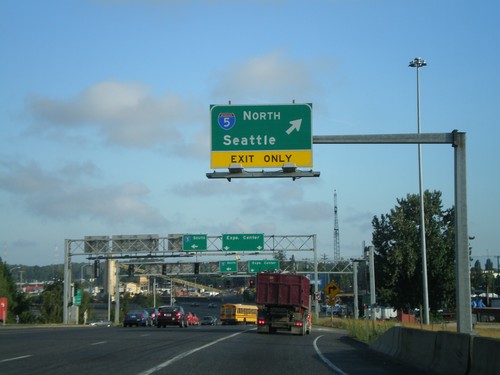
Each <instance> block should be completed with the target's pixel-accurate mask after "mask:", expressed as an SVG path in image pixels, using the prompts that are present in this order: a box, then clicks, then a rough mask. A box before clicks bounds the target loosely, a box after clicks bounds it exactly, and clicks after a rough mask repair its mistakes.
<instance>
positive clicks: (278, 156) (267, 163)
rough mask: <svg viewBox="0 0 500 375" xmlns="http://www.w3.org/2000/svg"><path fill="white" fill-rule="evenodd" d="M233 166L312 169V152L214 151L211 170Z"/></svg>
mask: <svg viewBox="0 0 500 375" xmlns="http://www.w3.org/2000/svg"><path fill="white" fill-rule="evenodd" d="M231 164H241V166H242V167H243V168H281V167H283V166H284V165H285V164H295V165H300V166H304V167H312V166H313V159H312V150H290V151H269V150H268V151H212V157H211V161H210V168H212V169H216V168H229V166H230V165H231Z"/></svg>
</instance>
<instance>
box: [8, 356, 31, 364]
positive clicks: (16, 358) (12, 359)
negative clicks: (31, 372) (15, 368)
mask: <svg viewBox="0 0 500 375" xmlns="http://www.w3.org/2000/svg"><path fill="white" fill-rule="evenodd" d="M28 357H33V355H31V354H28V355H23V356H21V357H15V358H7V359H2V360H1V361H0V363H3V362H10V361H17V360H18V359H24V358H28Z"/></svg>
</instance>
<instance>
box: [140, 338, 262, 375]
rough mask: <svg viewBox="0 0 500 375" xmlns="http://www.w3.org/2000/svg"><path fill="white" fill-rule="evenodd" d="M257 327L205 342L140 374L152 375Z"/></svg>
mask: <svg viewBox="0 0 500 375" xmlns="http://www.w3.org/2000/svg"><path fill="white" fill-rule="evenodd" d="M254 329H255V328H252V329H247V330H245V331H241V332H236V333H233V334H232V335H229V336H226V337H221V338H220V339H217V340H215V341H212V342H210V343H208V344H205V345H203V346H200V347H199V348H195V349H191V350H188V351H187V352H184V353H181V354H179V355H176V356H175V357H174V358H171V359H169V360H168V361H165V362H163V363H160V364H159V365H158V366H155V367H153V368H150V369H149V370H146V371H144V372H141V373H139V375H150V374H153V373H154V372H156V371H159V370H161V369H163V368H165V367H167V366H169V365H171V364H172V363H174V362H177V361H178V360H180V359H183V358H185V357H187V356H189V355H191V354H193V353H196V352H197V351H199V350H202V349H205V348H208V347H209V346H212V345H215V344H217V343H219V342H221V341H224V340H227V339H230V338H232V337H235V336H238V335H241V334H242V333H245V332H248V331H251V330H254Z"/></svg>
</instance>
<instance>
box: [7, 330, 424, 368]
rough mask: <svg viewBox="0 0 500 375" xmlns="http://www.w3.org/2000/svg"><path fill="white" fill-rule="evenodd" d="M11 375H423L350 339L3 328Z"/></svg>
mask: <svg viewBox="0 0 500 375" xmlns="http://www.w3.org/2000/svg"><path fill="white" fill-rule="evenodd" d="M0 373H1V374H4V375H7V374H121V375H129V374H130V375H147V374H167V373H168V374H177V375H183V374H186V375H187V374H189V375H196V374H203V375H207V374H218V375H229V374H233V375H234V374H235V373H238V374H266V375H273V374H281V375H282V374H315V375H324V374H401V373H405V374H406V375H410V374H417V373H418V372H417V371H415V370H414V369H411V368H408V367H405V366H403V365H399V364H397V363H394V362H392V361H390V360H389V359H387V358H385V357H381V356H380V355H377V354H375V353H373V352H371V351H369V350H368V349H367V347H366V345H364V344H361V343H358V342H356V341H354V340H352V339H350V338H348V337H347V336H346V334H345V332H343V331H340V330H335V329H327V328H318V327H313V332H312V334H311V335H307V336H292V335H290V334H288V333H277V334H272V335H267V334H258V333H257V332H256V329H255V326H252V325H248V326H220V325H219V326H191V327H188V328H183V329H181V328H178V327H167V328H156V327H129V328H124V327H121V326H119V327H90V326H57V327H28V326H22V325H20V326H6V327H0Z"/></svg>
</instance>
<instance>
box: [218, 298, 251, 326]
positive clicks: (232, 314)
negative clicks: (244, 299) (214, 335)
mask: <svg viewBox="0 0 500 375" xmlns="http://www.w3.org/2000/svg"><path fill="white" fill-rule="evenodd" d="M257 310H258V309H257V306H253V305H242V304H241V303H236V304H234V303H233V304H231V303H227V304H225V305H222V306H221V308H220V321H221V323H222V324H240V323H244V324H256V323H257Z"/></svg>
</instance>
